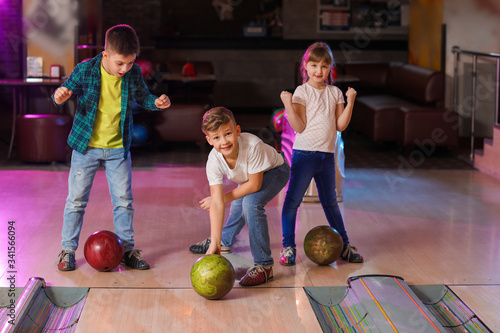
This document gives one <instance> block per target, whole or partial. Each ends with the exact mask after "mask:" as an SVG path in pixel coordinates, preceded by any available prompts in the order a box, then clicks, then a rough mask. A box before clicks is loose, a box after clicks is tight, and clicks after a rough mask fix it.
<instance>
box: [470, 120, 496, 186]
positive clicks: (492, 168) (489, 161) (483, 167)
mask: <svg viewBox="0 0 500 333" xmlns="http://www.w3.org/2000/svg"><path fill="white" fill-rule="evenodd" d="M495 138H496V140H495ZM495 141H496V143H495ZM474 167H475V168H476V169H478V170H479V171H481V172H484V173H486V174H488V175H490V176H492V177H495V178H497V179H500V125H495V127H494V129H493V139H492V140H489V139H485V140H484V147H483V150H481V151H479V150H476V155H475V161H474Z"/></svg>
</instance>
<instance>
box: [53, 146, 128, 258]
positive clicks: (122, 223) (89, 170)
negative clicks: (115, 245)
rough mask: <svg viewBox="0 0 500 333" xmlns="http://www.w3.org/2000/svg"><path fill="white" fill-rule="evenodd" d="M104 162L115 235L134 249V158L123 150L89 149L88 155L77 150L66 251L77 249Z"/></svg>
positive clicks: (64, 236)
mask: <svg viewBox="0 0 500 333" xmlns="http://www.w3.org/2000/svg"><path fill="white" fill-rule="evenodd" d="M101 162H102V163H103V165H104V168H105V171H106V178H107V180H108V186H109V192H110V194H111V202H112V204H113V207H114V209H113V216H114V232H115V233H116V234H117V235H118V236H119V237H120V238H121V239H122V241H123V245H124V247H125V251H128V250H132V249H133V248H134V229H133V227H132V219H133V216H134V209H133V208H132V201H133V200H134V199H133V197H132V172H131V159H130V154H128V157H127V159H124V158H123V148H116V149H101V148H92V147H89V148H88V149H87V150H86V151H85V153H84V154H81V153H79V152H77V151H76V150H73V155H72V157H71V169H70V172H69V178H68V191H69V193H68V198H67V199H66V206H65V208H64V224H63V229H62V248H63V249H64V250H76V249H77V248H78V240H79V238H80V231H81V230H82V224H83V215H84V214H85V208H86V207H87V203H88V201H89V195H90V189H91V188H92V183H93V181H94V177H95V174H96V172H97V169H98V168H99V165H100V164H101Z"/></svg>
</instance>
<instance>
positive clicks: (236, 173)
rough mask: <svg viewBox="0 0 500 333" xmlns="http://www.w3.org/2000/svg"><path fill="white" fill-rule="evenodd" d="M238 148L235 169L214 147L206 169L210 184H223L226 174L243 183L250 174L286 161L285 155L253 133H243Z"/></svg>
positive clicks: (238, 182) (230, 178) (263, 170)
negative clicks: (230, 166)
mask: <svg viewBox="0 0 500 333" xmlns="http://www.w3.org/2000/svg"><path fill="white" fill-rule="evenodd" d="M238 148H239V150H238V159H237V161H236V165H235V167H234V168H233V169H231V168H229V166H228V165H227V163H226V160H225V159H224V156H223V155H222V154H221V153H219V152H218V151H217V150H215V149H212V151H211V152H210V154H209V155H208V160H207V169H206V171H207V178H208V183H209V184H210V186H212V185H219V184H222V182H223V177H224V175H226V177H227V178H228V179H229V180H232V181H234V182H235V183H237V184H242V183H244V182H246V181H248V174H255V173H259V172H266V171H268V170H271V169H273V168H276V167H278V166H280V165H282V164H283V163H284V159H283V156H281V154H279V153H278V152H277V151H276V149H274V148H273V147H271V146H270V145H268V144H266V143H264V142H263V141H262V140H261V139H260V138H259V137H258V136H256V135H253V134H251V133H241V135H240V136H239V137H238Z"/></svg>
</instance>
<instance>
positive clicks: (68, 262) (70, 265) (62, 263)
mask: <svg viewBox="0 0 500 333" xmlns="http://www.w3.org/2000/svg"><path fill="white" fill-rule="evenodd" d="M57 268H59V270H60V271H74V270H75V269H76V261H75V251H71V250H62V251H61V253H59V260H58V262H57Z"/></svg>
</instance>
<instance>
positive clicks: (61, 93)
mask: <svg viewBox="0 0 500 333" xmlns="http://www.w3.org/2000/svg"><path fill="white" fill-rule="evenodd" d="M71 95H73V91H71V90H69V89H68V88H66V87H59V88H57V90H56V92H55V93H54V101H55V102H56V103H57V104H62V103H64V102H66V101H67V100H68V99H69V98H70V97H71Z"/></svg>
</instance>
